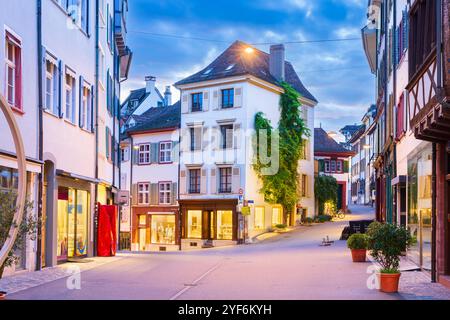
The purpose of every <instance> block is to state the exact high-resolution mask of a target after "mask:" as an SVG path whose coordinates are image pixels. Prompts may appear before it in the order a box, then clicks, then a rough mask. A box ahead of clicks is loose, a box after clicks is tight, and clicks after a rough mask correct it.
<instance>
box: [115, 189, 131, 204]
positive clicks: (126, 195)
mask: <svg viewBox="0 0 450 320" xmlns="http://www.w3.org/2000/svg"><path fill="white" fill-rule="evenodd" d="M129 201H130V192H129V191H128V190H119V192H118V193H117V203H118V204H120V205H123V206H128V203H129Z"/></svg>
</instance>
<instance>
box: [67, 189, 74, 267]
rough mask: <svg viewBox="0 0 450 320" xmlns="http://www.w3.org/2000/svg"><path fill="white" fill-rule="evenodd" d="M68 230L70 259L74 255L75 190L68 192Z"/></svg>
mask: <svg viewBox="0 0 450 320" xmlns="http://www.w3.org/2000/svg"><path fill="white" fill-rule="evenodd" d="M67 208H68V211H67V212H68V215H69V218H68V219H69V220H68V228H69V236H68V245H67V248H68V250H67V251H68V257H69V258H71V257H73V256H74V255H75V223H76V221H75V218H76V217H75V190H74V189H69V192H68V207H67Z"/></svg>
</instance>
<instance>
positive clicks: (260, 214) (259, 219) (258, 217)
mask: <svg viewBox="0 0 450 320" xmlns="http://www.w3.org/2000/svg"><path fill="white" fill-rule="evenodd" d="M255 229H257V230H261V229H264V208H263V207H256V208H255Z"/></svg>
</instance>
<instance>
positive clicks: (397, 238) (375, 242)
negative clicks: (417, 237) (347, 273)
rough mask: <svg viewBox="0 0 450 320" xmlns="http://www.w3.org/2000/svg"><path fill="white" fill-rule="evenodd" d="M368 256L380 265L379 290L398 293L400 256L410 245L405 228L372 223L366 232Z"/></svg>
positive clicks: (409, 236) (410, 239)
mask: <svg viewBox="0 0 450 320" xmlns="http://www.w3.org/2000/svg"><path fill="white" fill-rule="evenodd" d="M367 234H368V236H369V248H370V250H371V252H370V255H371V256H372V257H373V258H374V259H375V261H376V262H378V263H379V264H380V265H381V270H380V290H381V291H383V292H387V293H393V292H397V291H398V284H399V280H400V276H401V273H400V271H399V265H400V256H401V255H402V252H404V251H405V249H407V248H409V246H410V245H411V241H412V238H411V234H410V232H409V231H408V230H406V229H405V228H402V227H399V226H396V225H393V224H381V223H378V222H374V223H372V224H371V225H370V226H369V229H368V231H367Z"/></svg>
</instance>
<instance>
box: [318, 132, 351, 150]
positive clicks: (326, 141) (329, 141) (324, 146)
mask: <svg viewBox="0 0 450 320" xmlns="http://www.w3.org/2000/svg"><path fill="white" fill-rule="evenodd" d="M314 152H315V153H316V152H319V153H332V154H339V153H342V154H344V155H347V154H349V153H352V152H351V151H349V150H347V149H345V148H344V147H343V146H342V145H341V144H339V143H337V141H336V140H334V139H333V138H331V137H330V136H329V135H328V133H326V132H325V130H323V129H322V128H314Z"/></svg>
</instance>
